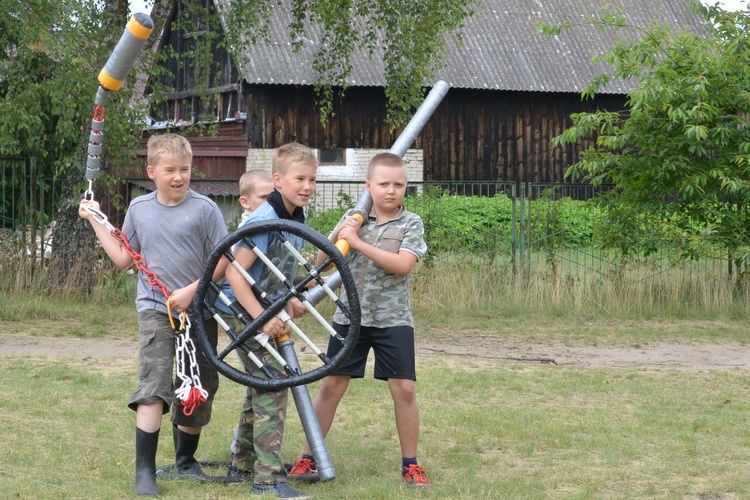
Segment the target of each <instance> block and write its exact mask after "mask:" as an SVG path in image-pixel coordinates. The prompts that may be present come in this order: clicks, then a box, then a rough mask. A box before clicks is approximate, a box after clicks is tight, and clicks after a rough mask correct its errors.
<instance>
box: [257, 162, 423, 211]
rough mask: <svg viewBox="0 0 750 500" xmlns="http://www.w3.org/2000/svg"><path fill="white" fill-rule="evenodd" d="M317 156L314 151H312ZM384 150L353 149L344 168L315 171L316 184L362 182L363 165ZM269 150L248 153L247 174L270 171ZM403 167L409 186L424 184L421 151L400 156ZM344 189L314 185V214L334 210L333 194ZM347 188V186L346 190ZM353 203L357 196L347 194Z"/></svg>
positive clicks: (364, 175) (324, 167)
mask: <svg viewBox="0 0 750 500" xmlns="http://www.w3.org/2000/svg"><path fill="white" fill-rule="evenodd" d="M313 151H315V152H316V153H317V150H313ZM386 152H388V150H387V149H354V148H349V149H347V150H346V165H323V166H320V167H318V176H317V177H318V180H319V181H341V182H345V183H346V182H364V180H365V177H366V175H367V163H368V162H369V161H370V158H372V157H373V156H375V155H376V154H378V153H386ZM272 154H273V149H252V148H251V149H248V154H247V165H246V169H247V170H253V169H262V170H267V171H269V172H270V171H271V156H272ZM403 158H404V164H406V175H407V179H408V181H409V182H421V181H423V180H424V161H423V150H421V149H409V150H407V151H406V153H405V154H404V157H403ZM342 187H344V185H339V184H331V185H320V184H319V185H318V192H317V196H316V200H315V209H316V210H326V209H328V208H334V207H335V206H336V193H338V192H339V191H340V190H341V189H342ZM347 187H348V186H347ZM351 194H352V195H353V199H354V201H356V200H357V199H358V197H359V194H361V189H360V190H359V192H358V193H351Z"/></svg>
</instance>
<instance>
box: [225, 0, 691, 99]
mask: <svg viewBox="0 0 750 500" xmlns="http://www.w3.org/2000/svg"><path fill="white" fill-rule="evenodd" d="M228 1H229V0H215V2H216V3H217V4H220V5H226V4H227V3H228ZM602 4H603V0H481V1H479V2H477V4H476V5H475V7H474V9H475V14H474V15H473V16H472V17H471V18H469V19H468V20H467V22H466V24H465V26H464V28H463V29H462V30H461V33H462V37H463V44H461V45H456V44H455V43H453V42H449V44H448V57H447V60H446V64H445V67H444V68H443V69H441V70H439V71H437V72H436V73H435V75H436V78H435V80H438V79H442V80H445V81H446V82H448V83H449V84H450V85H451V86H452V87H454V88H468V89H497V90H518V91H539V92H579V91H580V90H582V89H583V88H584V87H585V86H586V85H588V84H589V82H590V81H591V79H592V78H593V77H594V76H595V75H596V74H598V73H599V72H600V71H601V68H600V67H595V66H594V64H593V63H592V62H591V58H592V57H593V56H594V55H595V53H599V52H602V51H604V50H605V49H606V48H608V47H610V46H611V45H612V43H613V41H614V39H615V37H616V36H618V34H617V33H615V32H614V31H613V30H606V31H603V32H602V31H599V30H597V29H596V28H594V27H592V26H589V25H585V24H584V19H585V17H586V16H588V15H592V14H596V13H597V12H598V10H599V9H600V8H601V6H602ZM609 4H610V5H612V6H617V7H621V8H622V9H623V11H624V12H625V13H626V15H627V17H628V19H629V20H630V21H631V22H632V23H633V24H634V25H636V26H639V27H646V26H648V25H649V22H650V21H651V20H653V19H658V20H660V21H668V22H669V23H671V25H672V27H673V28H674V29H675V30H679V29H685V28H686V29H690V30H696V29H700V28H699V26H700V25H701V23H702V22H703V20H702V18H701V17H700V16H697V15H695V14H693V13H692V12H691V11H690V8H689V6H688V5H687V3H686V1H685V0H610V1H609ZM566 20H567V21H570V22H571V23H572V24H573V25H575V26H576V27H575V28H573V29H571V30H568V31H565V32H563V33H562V34H560V35H559V36H557V37H549V36H545V35H542V34H540V33H538V32H537V29H536V23H537V22H538V21H545V22H550V23H559V22H563V21H566ZM291 21H292V16H291V14H290V13H289V12H288V11H286V10H285V9H282V8H280V7H276V8H274V10H273V14H272V19H271V21H270V28H271V39H270V43H263V42H261V43H259V44H258V45H256V46H255V47H250V48H248V50H247V51H246V56H247V57H246V58H247V61H249V62H247V63H246V64H240V71H241V73H242V74H243V76H244V77H245V79H246V80H247V81H248V82H249V83H260V84H292V85H311V84H313V83H314V81H315V73H314V71H313V69H312V61H313V56H314V54H315V52H316V50H317V45H318V44H319V43H320V35H319V31H318V30H317V28H315V27H311V26H309V25H308V26H307V36H306V38H305V40H304V44H303V46H302V48H301V49H300V51H299V52H297V53H295V52H294V51H293V50H292V49H293V48H292V40H291V39H290V38H289V36H288V34H287V31H288V28H287V26H288V25H289V23H290V22H291ZM637 36H641V35H640V34H638V35H637ZM352 63H353V66H354V71H353V73H352V77H351V78H350V80H349V82H348V83H349V84H350V85H353V86H383V85H384V84H385V77H384V66H383V62H382V60H381V58H380V57H377V55H376V57H374V58H373V59H372V60H371V59H370V58H369V57H368V56H367V55H365V54H362V53H356V54H354V55H353V56H352ZM425 83H426V84H427V85H429V84H430V83H432V82H425ZM629 87H630V85H629V84H628V83H623V82H619V83H613V84H612V85H610V86H609V87H608V88H607V89H606V90H605V91H606V92H611V93H626V92H627V91H628V90H629Z"/></svg>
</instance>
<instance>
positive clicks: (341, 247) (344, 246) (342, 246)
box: [336, 212, 365, 257]
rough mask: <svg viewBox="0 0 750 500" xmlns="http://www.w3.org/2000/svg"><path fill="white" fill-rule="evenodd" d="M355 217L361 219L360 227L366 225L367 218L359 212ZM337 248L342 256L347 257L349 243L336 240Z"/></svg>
mask: <svg viewBox="0 0 750 500" xmlns="http://www.w3.org/2000/svg"><path fill="white" fill-rule="evenodd" d="M354 216H355V217H357V218H358V219H359V225H360V226H361V225H362V224H364V223H365V217H364V216H363V215H362V214H361V213H359V212H357V213H355V214H354ZM336 248H338V249H339V252H341V255H343V256H344V257H346V254H347V252H348V251H349V242H348V241H346V240H342V239H338V240H336Z"/></svg>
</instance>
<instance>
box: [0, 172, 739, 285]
mask: <svg viewBox="0 0 750 500" xmlns="http://www.w3.org/2000/svg"><path fill="white" fill-rule="evenodd" d="M35 166H36V162H35V160H34V159H33V158H0V194H1V195H2V204H0V245H3V247H5V248H7V246H8V245H12V247H13V251H12V252H8V251H4V252H2V258H9V257H8V256H17V255H21V256H24V257H32V256H37V259H38V257H41V255H46V254H48V252H49V250H50V248H49V247H50V245H49V238H50V233H51V231H50V226H51V223H52V221H53V219H54V217H55V215H56V212H57V209H58V205H59V198H60V192H61V187H62V186H61V182H60V181H59V180H54V179H51V178H49V177H42V176H38V175H36V168H35ZM609 189H611V187H609V186H599V187H595V186H591V185H588V184H563V183H558V184H552V183H550V184H543V183H521V184H516V183H514V182H455V181H454V182H437V181H430V182H419V183H410V184H409V187H408V190H407V199H406V200H405V204H406V206H407V208H408V209H409V210H411V211H412V212H415V213H418V214H419V215H420V216H421V217H422V219H423V221H424V225H425V232H426V237H427V238H428V239H429V243H430V244H431V248H430V253H429V259H430V262H462V263H467V262H477V263H479V264H481V265H495V266H504V267H505V268H507V269H508V271H509V272H510V273H512V274H513V275H514V276H516V277H517V278H520V279H521V280H522V282H523V283H525V284H528V283H531V282H532V281H534V280H564V281H571V282H579V283H584V284H585V283H589V282H591V283H595V282H599V281H601V280H604V279H607V280H612V279H617V280H620V281H623V280H624V281H631V282H634V281H643V280H657V279H658V280H662V281H665V282H670V281H672V282H674V281H676V280H680V281H682V282H685V283H690V282H695V281H696V280H700V281H702V282H705V281H706V280H709V281H710V280H713V279H719V277H721V278H722V279H724V280H726V278H727V275H728V274H731V272H732V271H731V267H730V266H728V265H727V262H728V261H727V258H726V256H725V255H721V251H717V252H716V254H715V255H707V256H703V257H701V260H700V261H690V262H677V260H676V259H675V258H674V257H675V251H674V250H670V249H667V248H665V249H663V250H662V251H659V252H656V253H655V254H652V255H649V256H648V257H643V258H630V259H628V260H627V261H623V260H622V259H620V258H619V257H618V256H617V254H616V253H615V252H614V251H612V250H608V249H605V248H602V247H601V246H600V245H597V244H596V243H595V238H593V237H592V234H590V233H591V232H592V231H594V229H593V228H595V227H596V223H597V222H598V218H601V217H602V216H603V215H602V213H601V212H600V211H598V210H597V208H596V204H594V203H586V200H591V199H592V198H595V197H597V196H599V195H600V194H602V193H603V192H605V191H606V190H609ZM363 190H364V183H363V182H333V181H321V182H318V189H317V193H316V195H315V196H314V198H313V200H312V202H311V203H310V205H309V207H308V213H309V215H310V217H309V221H310V224H311V225H312V226H313V227H315V228H316V229H318V230H319V231H320V232H321V233H323V234H327V232H328V231H330V230H331V229H332V227H333V225H334V224H335V223H336V221H337V220H338V218H339V217H340V215H341V214H342V213H343V212H344V211H345V210H346V209H348V208H351V207H353V206H354V204H355V203H356V201H357V200H358V199H359V197H360V195H361V194H362V192H363ZM129 192H130V191H128V193H129ZM214 198H215V199H216V201H217V203H218V204H219V205H220V206H221V207H223V208H222V210H224V211H225V220H226V221H227V224H228V226H229V227H230V228H232V226H233V225H234V226H236V223H237V221H238V219H239V212H238V211H237V208H238V206H239V205H238V201H237V200H236V198H234V197H231V196H215V197H214ZM127 201H128V200H125V201H124V202H125V203H127ZM582 204H583V205H584V206H585V208H584V209H583V213H584V216H582V215H581V214H582V209H581V206H582ZM110 215H114V214H110ZM459 220H460V223H457V222H456V221H459ZM42 262H43V261H42Z"/></svg>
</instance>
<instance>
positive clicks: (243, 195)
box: [239, 169, 273, 226]
mask: <svg viewBox="0 0 750 500" xmlns="http://www.w3.org/2000/svg"><path fill="white" fill-rule="evenodd" d="M271 191H273V177H272V176H271V172H268V171H267V170H261V169H254V170H248V171H247V172H245V173H244V174H242V176H241V177H240V199H239V201H240V206H241V207H242V208H243V209H245V210H244V212H243V214H242V219H241V220H240V226H241V225H242V224H243V223H244V222H245V220H246V219H247V218H248V217H250V214H251V213H253V212H254V211H255V209H257V208H258V207H259V206H261V205H262V204H264V203H265V202H266V200H267V199H268V195H269V194H270V193H271Z"/></svg>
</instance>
